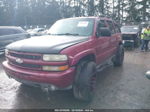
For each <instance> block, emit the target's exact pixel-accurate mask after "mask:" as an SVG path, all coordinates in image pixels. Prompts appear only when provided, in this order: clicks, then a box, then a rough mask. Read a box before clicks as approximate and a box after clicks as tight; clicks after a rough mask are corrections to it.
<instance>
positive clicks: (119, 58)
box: [113, 45, 124, 66]
mask: <svg viewBox="0 0 150 112" xmlns="http://www.w3.org/2000/svg"><path fill="white" fill-rule="evenodd" d="M123 60H124V48H123V45H119V47H118V49H117V52H116V55H115V58H114V60H113V64H114V66H121V65H122V64H123Z"/></svg>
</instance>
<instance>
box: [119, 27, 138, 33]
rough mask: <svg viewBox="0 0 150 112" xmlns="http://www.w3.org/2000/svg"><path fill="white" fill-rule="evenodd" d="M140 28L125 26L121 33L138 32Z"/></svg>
mask: <svg viewBox="0 0 150 112" xmlns="http://www.w3.org/2000/svg"><path fill="white" fill-rule="evenodd" d="M138 31H139V28H138V27H137V26H124V27H121V32H122V33H123V32H138Z"/></svg>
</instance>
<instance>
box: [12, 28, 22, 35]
mask: <svg viewBox="0 0 150 112" xmlns="http://www.w3.org/2000/svg"><path fill="white" fill-rule="evenodd" d="M13 32H14V34H19V33H22V32H21V31H20V30H18V29H13Z"/></svg>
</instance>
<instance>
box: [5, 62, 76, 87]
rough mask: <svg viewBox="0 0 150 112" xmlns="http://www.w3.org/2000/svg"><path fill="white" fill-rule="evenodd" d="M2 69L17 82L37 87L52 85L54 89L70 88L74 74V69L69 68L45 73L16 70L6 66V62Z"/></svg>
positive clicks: (16, 68)
mask: <svg viewBox="0 0 150 112" xmlns="http://www.w3.org/2000/svg"><path fill="white" fill-rule="evenodd" d="M3 67H4V70H5V72H6V74H7V75H8V76H9V77H11V78H14V79H16V80H17V81H19V82H23V83H24V82H25V83H28V82H29V84H36V85H38V84H39V86H41V85H54V86H55V87H56V88H60V89H63V88H67V87H69V86H71V85H72V83H73V80H74V74H75V67H70V68H69V69H68V70H66V71H63V72H45V71H34V70H27V69H22V68H18V67H15V66H12V65H10V64H8V62H7V61H4V62H3Z"/></svg>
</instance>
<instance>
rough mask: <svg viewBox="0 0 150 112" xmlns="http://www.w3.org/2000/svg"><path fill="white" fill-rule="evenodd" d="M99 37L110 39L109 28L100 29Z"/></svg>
mask: <svg viewBox="0 0 150 112" xmlns="http://www.w3.org/2000/svg"><path fill="white" fill-rule="evenodd" d="M100 35H101V36H107V37H110V36H111V31H110V29H109V28H100Z"/></svg>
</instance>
